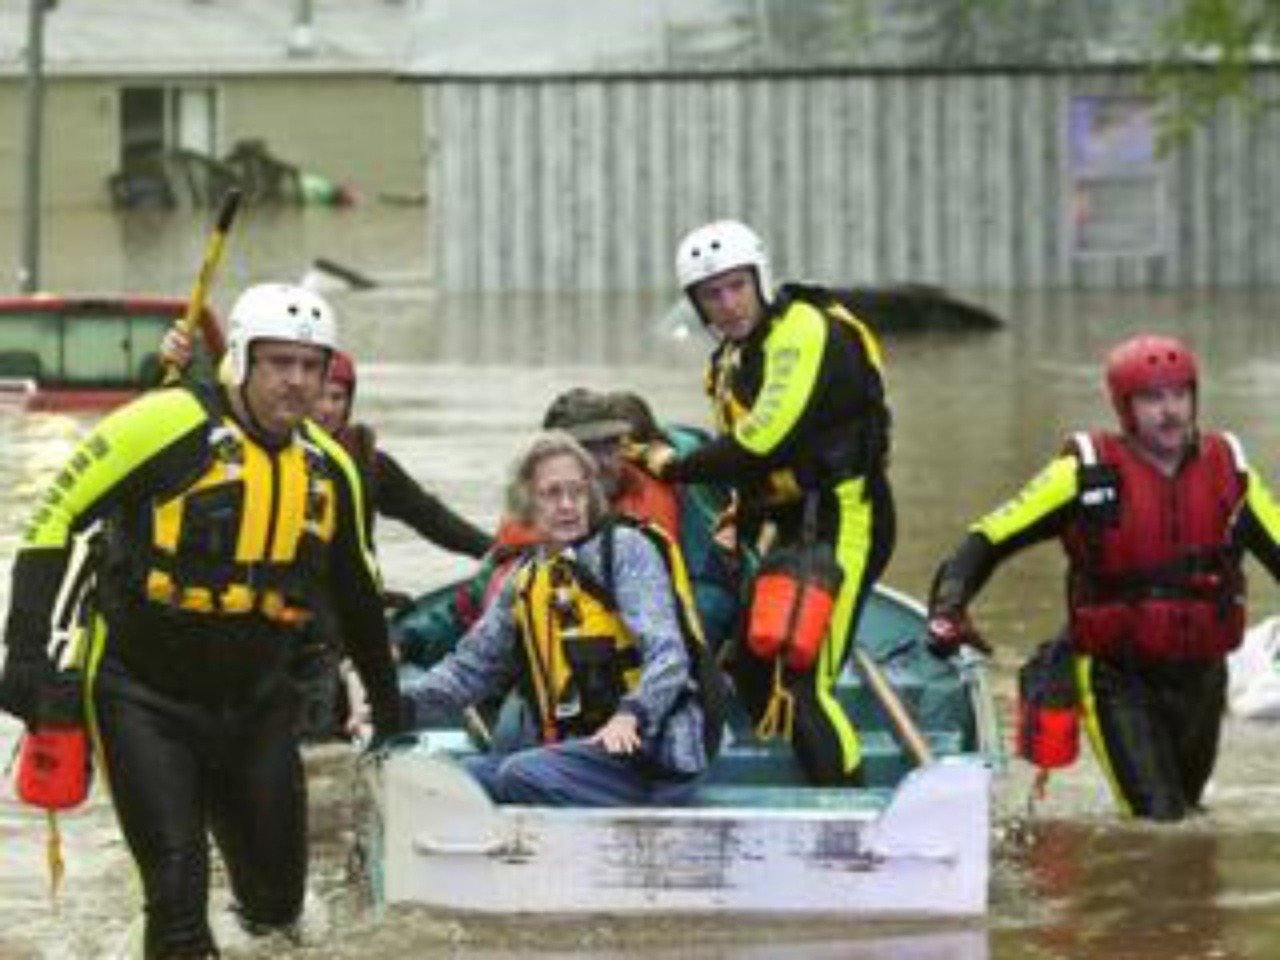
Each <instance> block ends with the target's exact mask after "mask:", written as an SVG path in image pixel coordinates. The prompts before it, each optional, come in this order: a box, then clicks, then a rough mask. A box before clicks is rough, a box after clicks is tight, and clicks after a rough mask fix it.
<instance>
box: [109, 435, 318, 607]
mask: <svg viewBox="0 0 1280 960" xmlns="http://www.w3.org/2000/svg"><path fill="white" fill-rule="evenodd" d="M208 446H209V456H208V458H207V462H206V463H205V464H204V467H203V469H202V471H201V472H199V473H198V475H196V476H195V477H194V479H192V480H190V482H187V483H184V484H182V485H181V488H180V489H177V490H169V491H166V492H164V493H161V494H159V495H157V496H156V497H154V498H152V500H151V501H150V504H149V514H150V515H149V521H150V523H149V524H144V528H146V527H149V530H150V542H149V543H145V544H139V545H137V547H138V548H139V549H138V553H137V555H136V556H135V557H133V558H132V566H133V569H134V570H135V571H138V573H137V574H136V576H137V577H138V579H139V580H140V581H141V586H142V591H143V594H144V595H145V597H146V599H147V600H148V601H150V602H152V603H155V604H159V605H161V606H166V607H172V608H177V609H180V610H184V611H188V612H192V613H197V614H205V613H212V614H218V615H237V614H241V615H243V614H250V613H258V614H260V615H261V616H263V617H265V618H266V619H267V620H270V621H272V622H274V623H278V624H280V625H282V626H286V627H295V626H300V625H302V624H304V623H306V622H307V621H308V620H310V618H311V615H312V611H311V604H310V603H309V602H308V601H307V595H308V592H309V589H310V588H311V584H313V583H314V582H315V580H316V578H318V577H320V576H321V575H322V574H323V570H324V566H323V565H324V557H325V554H326V552H327V548H328V545H329V543H330V542H331V541H332V540H333V537H334V530H335V526H336V491H335V486H334V480H333V478H332V476H331V475H330V474H329V467H328V461H327V459H326V457H325V455H324V453H323V451H322V450H321V449H320V448H319V447H317V446H315V445H313V444H312V442H311V441H310V440H308V439H306V438H305V437H304V436H302V435H300V434H295V436H294V439H293V440H292V441H291V442H290V443H289V444H288V445H287V446H285V447H283V448H282V449H279V450H268V449H267V448H265V447H263V446H261V445H260V444H258V443H256V442H255V441H254V440H253V439H252V438H251V437H250V436H249V435H248V434H246V433H245V431H244V429H243V428H242V427H241V426H240V425H239V424H238V423H236V422H235V421H234V420H233V419H232V418H231V417H229V416H226V415H216V416H215V415H212V411H211V417H210V420H209V435H208Z"/></svg>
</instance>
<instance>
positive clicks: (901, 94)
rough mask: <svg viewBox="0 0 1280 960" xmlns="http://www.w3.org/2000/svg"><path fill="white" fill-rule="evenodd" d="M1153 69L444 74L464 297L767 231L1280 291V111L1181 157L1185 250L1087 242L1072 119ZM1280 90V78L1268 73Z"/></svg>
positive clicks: (906, 271) (945, 267)
mask: <svg viewBox="0 0 1280 960" xmlns="http://www.w3.org/2000/svg"><path fill="white" fill-rule="evenodd" d="M1136 76H1137V75H1136V74H1132V75H1126V74H1124V73H1120V72H1106V73H1103V72H1091V73H1089V72H1086V73H1048V74H1013V75H1008V74H995V73H988V74H964V75H961V74H881V75H856V76H819V77H800V76H797V77H784V78H773V77H771V78H732V79H730V78H715V79H679V80H673V79H665V78H664V79H647V78H646V79H634V80H626V79H578V78H574V79H544V80H532V81H531V80H520V81H515V80H434V81H429V82H428V83H427V86H426V96H425V97H424V105H425V123H426V129H427V131H428V136H427V149H428V160H427V181H426V190H427V195H428V200H429V203H430V207H429V222H430V228H429V229H430V246H429V249H430V257H431V261H432V270H433V277H434V279H435V282H436V284H437V285H438V287H439V288H440V289H444V290H476V289H479V290H571V289H588V290H629V289H654V288H664V287H670V286H671V283H672V277H671V258H672V251H673V249H674V246H675V244H676V243H677V241H678V240H679V238H680V236H681V235H682V234H683V232H684V231H685V230H687V229H689V228H691V227H693V226H696V225H698V224H699V223H701V222H703V221H705V220H707V219H711V218H714V217H718V216H736V217H739V218H741V219H744V220H746V221H747V222H749V223H751V224H753V225H755V226H756V227H757V228H758V229H759V230H760V231H761V232H762V233H763V234H765V236H766V238H767V239H768V241H769V242H770V244H771V247H772V249H773V250H774V255H775V260H776V261H777V266H778V268H779V272H780V273H782V274H784V275H788V276H794V277H799V276H804V277H809V278H813V279H821V280H824V281H828V282H841V283H889V282H895V281H903V280H911V281H919V282H929V283H938V284H943V285H946V286H948V287H952V288H961V289H963V288H988V289H991V288H996V289H1017V288H1040V287H1065V286H1074V287H1084V288H1110V287H1147V286H1153V287H1176V286H1189V285H1193V286H1213V285H1274V284H1276V283H1277V279H1278V278H1280V116H1277V112H1276V111H1272V112H1270V113H1260V114H1257V115H1254V116H1246V115H1245V111H1244V110H1243V109H1242V108H1240V107H1238V106H1230V107H1228V108H1226V109H1224V110H1223V111H1222V112H1221V114H1220V115H1219V116H1218V117H1217V118H1216V120H1215V121H1214V123H1213V124H1212V125H1211V126H1210V127H1209V128H1208V129H1206V130H1204V131H1203V132H1201V133H1200V134H1198V135H1197V137H1196V138H1195V139H1194V141H1192V142H1191V143H1189V144H1188V145H1187V146H1186V147H1184V148H1182V149H1181V150H1180V151H1178V152H1176V153H1175V154H1173V155H1171V156H1170V157H1169V159H1168V160H1167V163H1168V171H1169V176H1168V184H1169V208H1168V209H1169V214H1170V221H1171V222H1170V241H1169V246H1168V252H1167V253H1166V254H1165V255H1164V256H1159V257H1150V258H1136V259H1134V258H1130V259H1114V258H1107V259H1098V260H1089V261H1077V260H1074V259H1073V258H1072V257H1071V256H1070V253H1069V251H1068V250H1067V249H1066V243H1067V234H1066V231H1065V230H1064V225H1063V219H1062V213H1063V210H1064V202H1063V195H1064V189H1065V176H1066V174H1065V168H1064V159H1063V153H1064V149H1065V137H1064V120H1063V117H1064V113H1065V110H1066V107H1067V104H1068V102H1069V100H1070V98H1071V97H1072V96H1074V95H1082V94H1089V95H1134V94H1140V93H1141V88H1140V86H1139V85H1138V81H1137V79H1136ZM1258 89H1259V93H1260V94H1261V95H1262V96H1263V97H1270V98H1272V99H1276V98H1277V97H1278V96H1280V75H1278V74H1275V73H1270V74H1265V75H1261V76H1260V77H1259V78H1258Z"/></svg>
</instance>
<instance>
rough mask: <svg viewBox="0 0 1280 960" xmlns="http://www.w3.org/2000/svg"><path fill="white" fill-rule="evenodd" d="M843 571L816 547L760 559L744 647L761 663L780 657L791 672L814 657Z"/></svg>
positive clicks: (782, 551) (789, 549) (772, 553)
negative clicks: (760, 660) (745, 645)
mask: <svg viewBox="0 0 1280 960" xmlns="http://www.w3.org/2000/svg"><path fill="white" fill-rule="evenodd" d="M843 580H844V571H843V570H841V569H840V566H839V564H837V563H836V561H835V558H834V557H832V556H831V554H830V552H829V551H828V550H827V549H826V548H824V547H823V546H822V545H821V544H816V543H815V544H805V545H803V546H799V547H781V548H779V549H777V550H772V551H770V552H769V554H768V555H766V556H765V558H764V559H763V560H761V561H760V569H759V571H758V572H757V574H756V579H755V585H754V587H753V589H752V595H751V615H750V617H749V618H748V621H747V646H748V648H749V649H750V650H751V652H752V653H754V654H755V655H756V656H757V657H759V658H760V659H762V660H772V659H773V658H774V657H777V656H781V657H782V658H783V661H784V662H785V663H786V665H787V667H788V668H789V669H791V670H797V671H800V670H808V669H809V668H810V667H811V666H813V662H814V661H815V660H816V659H817V658H818V651H819V650H820V649H821V648H822V638H823V637H824V636H826V632H827V625H828V624H829V623H830V622H831V611H832V608H833V607H834V606H835V602H836V597H837V596H838V595H839V593H840V584H841V582H842V581H843Z"/></svg>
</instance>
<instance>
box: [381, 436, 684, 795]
mask: <svg viewBox="0 0 1280 960" xmlns="http://www.w3.org/2000/svg"><path fill="white" fill-rule="evenodd" d="M508 500H509V508H510V511H511V513H512V514H513V515H514V516H516V517H519V518H520V519H522V520H524V521H525V522H527V523H528V524H529V525H530V526H531V527H533V528H534V529H535V530H536V531H537V533H538V535H539V537H540V543H539V545H538V546H537V547H536V548H534V549H533V550H532V552H531V553H530V554H529V556H528V557H527V558H526V559H525V560H524V561H523V562H522V563H520V564H519V565H518V566H517V567H516V569H515V570H514V571H513V572H512V573H511V574H510V575H509V576H508V577H507V579H506V581H505V582H504V583H503V586H502V588H501V590H500V592H499V594H498V596H497V597H496V599H495V601H494V602H493V603H491V604H490V605H489V606H488V608H487V609H486V611H485V613H484V615H483V616H482V617H481V619H480V620H479V621H477V622H476V624H475V625H474V626H473V627H472V628H471V629H470V630H469V631H468V633H467V634H466V636H464V637H463V638H462V640H461V641H460V642H459V644H458V647H457V650H456V651H455V652H454V653H453V654H451V655H450V656H448V657H446V658H445V659H444V660H442V661H441V662H440V663H438V664H437V665H436V666H435V667H433V668H432V669H431V670H430V671H428V672H427V673H426V674H424V675H422V676H421V677H419V678H417V679H415V680H413V681H411V682H410V683H409V684H408V685H406V686H405V687H404V689H403V693H404V701H405V707H406V710H408V711H409V712H410V713H411V717H412V722H413V723H414V724H416V725H428V724H431V723H438V722H442V721H444V722H447V721H448V720H450V719H452V718H454V717H456V716H457V715H458V713H459V712H461V711H463V710H464V709H466V708H468V707H470V706H471V705H474V704H477V703H480V702H482V701H485V700H487V699H489V698H491V697H494V696H495V695H501V694H503V693H505V692H507V691H509V690H512V689H514V690H515V691H517V693H518V695H519V696H520V697H521V698H522V699H523V701H524V703H525V704H526V705H527V707H528V713H529V714H530V715H531V716H532V718H533V719H534V722H533V723H532V724H529V726H530V727H535V728H536V729H530V730H529V731H528V732H527V735H526V736H525V738H524V741H523V742H521V743H519V744H518V746H517V748H516V749H514V750H511V751H509V752H505V753H489V754H483V755H481V756H479V757H475V758H471V759H469V760H468V766H469V769H470V770H471V772H472V774H473V775H474V776H475V777H476V778H477V780H479V782H480V783H481V784H482V785H483V786H484V787H485V789H486V790H487V791H488V793H489V794H490V795H491V796H492V797H493V798H494V799H495V800H496V801H498V802H500V803H523V804H551V805H585V806H618V805H641V804H672V803H679V802H682V801H683V800H685V799H687V797H688V796H689V794H690V793H691V792H692V789H693V786H694V784H695V782H696V780H697V777H698V776H699V774H701V773H702V772H703V770H704V769H705V768H706V766H707V756H708V749H707V744H706V743H705V742H704V739H705V737H704V733H705V727H706V726H707V724H706V721H705V718H704V713H703V710H702V707H701V703H700V697H699V696H698V693H699V689H698V685H697V683H696V682H695V681H694V679H693V678H694V676H695V675H696V671H695V670H694V669H693V667H694V665H695V661H696V660H697V658H698V656H699V653H700V648H699V647H698V646H697V644H698V643H699V641H698V639H697V638H696V637H691V636H689V633H690V629H689V624H688V620H687V617H686V613H687V610H688V597H687V594H688V590H687V577H685V576H683V570H682V566H681V561H680V560H679V557H678V554H676V553H673V552H672V551H670V550H669V549H667V548H666V546H665V545H664V541H663V538H662V536H661V534H660V533H658V532H656V531H655V530H653V529H651V528H643V527H639V526H636V525H632V524H627V523H624V522H621V521H617V520H613V519H610V518H609V517H608V515H607V512H606V510H607V508H606V499H605V496H604V493H603V490H602V489H601V486H600V481H599V477H598V473H597V467H596V464H595V461H594V459H593V458H592V457H591V455H590V454H589V453H587V451H586V450H584V449H583V448H582V446H581V445H579V444H578V442H577V441H575V440H574V439H573V438H572V437H570V436H569V435H568V434H567V433H563V432H560V431H548V432H546V433H542V434H539V435H538V436H537V437H536V438H535V439H534V440H533V442H532V443H531V445H530V446H529V448H528V449H527V450H526V451H525V452H524V453H523V455H521V456H520V457H519V458H518V459H517V461H516V463H515V466H514V469H513V473H512V479H511V483H510V486H509V488H508ZM681 581H683V583H682V582H681ZM693 630H694V631H696V621H694V626H693Z"/></svg>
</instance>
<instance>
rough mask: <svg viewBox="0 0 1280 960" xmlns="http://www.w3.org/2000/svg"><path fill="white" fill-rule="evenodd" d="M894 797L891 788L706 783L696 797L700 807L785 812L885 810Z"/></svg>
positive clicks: (694, 802)
mask: <svg viewBox="0 0 1280 960" xmlns="http://www.w3.org/2000/svg"><path fill="white" fill-rule="evenodd" d="M892 795H893V791H892V790H891V789H888V788H886V789H875V790H849V789H847V788H845V787H808V786H789V787H768V786H764V787H762V786H748V785H745V784H730V783H704V784H702V785H700V786H699V787H698V788H697V790H696V791H695V792H694V794H693V799H692V805H694V806H699V807H753V808H757V809H781V810H795V809H805V810H835V811H839V812H841V813H849V812H853V811H860V810H865V811H867V812H868V813H876V812H879V811H880V810H882V809H883V808H884V806H885V804H886V803H887V802H888V800H889V798H890V797H891V796H892Z"/></svg>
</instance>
